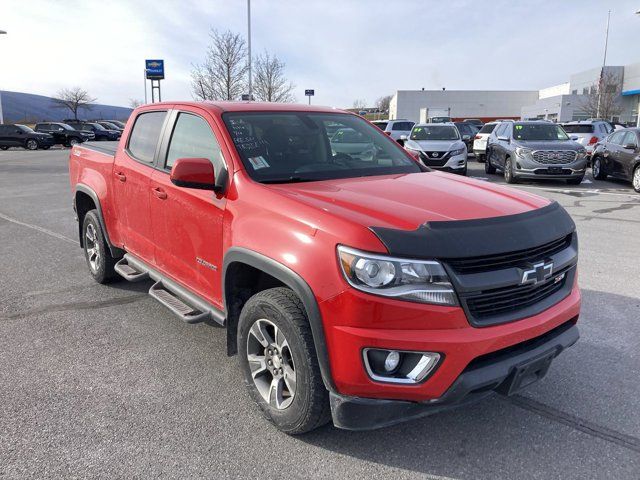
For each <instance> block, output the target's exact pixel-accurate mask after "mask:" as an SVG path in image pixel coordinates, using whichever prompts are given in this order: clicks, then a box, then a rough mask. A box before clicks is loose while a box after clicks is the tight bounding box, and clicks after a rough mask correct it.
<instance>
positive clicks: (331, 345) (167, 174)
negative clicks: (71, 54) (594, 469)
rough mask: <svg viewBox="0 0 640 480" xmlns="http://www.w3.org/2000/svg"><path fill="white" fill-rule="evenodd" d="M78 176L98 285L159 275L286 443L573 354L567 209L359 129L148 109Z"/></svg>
mask: <svg viewBox="0 0 640 480" xmlns="http://www.w3.org/2000/svg"><path fill="white" fill-rule="evenodd" d="M345 139H346V140H345ZM69 162H70V165H69V168H70V178H71V187H72V191H73V202H74V209H75V212H76V215H77V218H78V222H79V238H80V244H81V246H82V247H83V248H84V251H85V255H86V259H87V264H88V267H89V271H90V273H91V275H92V276H93V278H94V279H95V280H96V281H97V282H100V283H106V282H108V281H110V280H113V279H115V278H119V277H123V278H124V279H126V280H129V281H140V280H151V281H152V282H153V283H152V285H151V287H150V290H149V294H150V295H151V296H152V297H154V298H155V299H157V300H158V301H159V302H161V303H162V304H164V305H165V306H166V307H167V308H168V309H169V310H171V311H172V312H173V313H174V314H175V315H177V316H178V317H179V318H181V319H182V320H184V321H185V322H188V323H196V322H210V323H216V324H219V325H222V326H224V327H226V332H227V348H228V353H229V355H234V354H237V355H238V358H239V364H240V369H241V371H242V374H243V376H244V381H245V383H246V385H247V388H248V391H249V392H250V394H251V396H252V397H253V398H254V399H255V401H256V402H257V403H258V405H259V406H260V407H261V409H262V410H263V411H264V413H265V415H266V416H267V418H269V419H270V420H271V421H272V422H273V423H274V424H275V425H276V426H277V427H278V428H280V429H281V430H283V431H285V432H288V433H292V434H293V433H302V432H306V431H309V430H311V429H313V428H316V427H318V426H320V425H322V424H324V423H326V422H327V421H329V420H330V419H332V420H333V423H334V424H335V425H336V426H338V427H341V428H346V429H353V430H362V429H369V428H377V427H383V426H386V425H390V424H393V423H396V422H399V421H402V420H407V419H410V418H416V417H420V416H423V415H428V414H431V413H434V412H438V411H441V410H444V409H447V408H451V407H454V406H460V405H464V404H466V403H469V402H472V401H474V400H477V399H480V398H483V397H485V396H487V395H489V394H491V393H492V392H494V391H497V392H500V393H504V394H513V393H514V392H517V391H520V390H521V389H522V388H525V387H526V386H528V385H529V384H531V383H532V382H534V381H536V380H538V379H539V378H541V377H543V376H544V375H545V373H546V372H547V370H548V368H549V364H550V363H551V361H552V360H553V358H554V357H556V356H557V355H558V354H560V352H562V351H563V350H564V349H565V348H567V347H569V346H571V345H572V344H573V343H575V342H576V341H577V339H578V336H579V335H578V329H577V327H576V322H577V320H578V314H579V310H580V293H579V289H578V285H577V273H576V270H577V258H578V240H577V235H576V231H575V225H574V223H573V221H572V220H571V218H570V217H569V215H568V214H567V213H566V212H565V210H564V209H563V208H562V207H560V206H559V205H558V204H557V203H555V202H550V201H549V200H546V199H543V198H540V197H537V196H535V195H531V194H528V193H524V192H522V191H517V190H511V189H508V188H504V187H500V186H496V185H491V184H489V183H486V182H482V181H477V180H473V179H469V178H461V177H460V176H455V175H450V174H447V173H442V172H436V171H431V170H429V169H428V168H426V167H425V166H424V165H422V164H421V163H420V162H419V161H418V160H416V159H415V158H413V157H412V156H410V155H409V154H408V153H407V152H406V151H405V150H403V149H402V148H401V147H400V146H399V145H398V144H397V143H396V142H394V141H393V140H392V139H390V138H388V137H387V136H386V135H384V134H383V133H382V132H380V130H379V129H377V128H376V127H374V126H372V125H371V124H370V123H368V122H367V121H365V120H364V119H362V118H360V117H358V116H357V115H353V114H350V113H348V112H342V111H339V110H336V109H331V108H322V107H311V106H309V107H307V106H299V105H276V104H268V103H253V102H226V103H225V102H220V103H195V102H179V103H178V102H177V103H157V104H151V105H145V106H143V107H140V108H137V109H136V110H135V111H134V112H133V114H132V115H131V118H130V119H129V122H128V123H127V125H126V128H125V130H124V132H123V135H122V138H121V140H120V142H119V143H118V144H117V145H116V144H113V145H112V146H110V145H109V144H106V143H105V142H101V143H100V144H92V143H87V144H84V145H82V146H74V147H73V149H72V150H71V153H70V159H69Z"/></svg>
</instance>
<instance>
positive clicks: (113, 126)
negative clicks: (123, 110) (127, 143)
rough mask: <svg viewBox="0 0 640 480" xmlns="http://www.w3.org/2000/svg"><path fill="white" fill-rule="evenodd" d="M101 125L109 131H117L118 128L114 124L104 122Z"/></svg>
mask: <svg viewBox="0 0 640 480" xmlns="http://www.w3.org/2000/svg"><path fill="white" fill-rule="evenodd" d="M100 125H102V126H103V127H104V128H106V129H108V130H117V129H118V127H116V126H115V125H114V124H113V123H109V122H102V123H101V124H100Z"/></svg>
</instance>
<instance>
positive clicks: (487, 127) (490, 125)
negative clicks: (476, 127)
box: [478, 123, 497, 133]
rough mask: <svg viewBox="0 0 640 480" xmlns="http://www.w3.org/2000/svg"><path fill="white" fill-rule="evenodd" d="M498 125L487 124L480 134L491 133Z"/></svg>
mask: <svg viewBox="0 0 640 480" xmlns="http://www.w3.org/2000/svg"><path fill="white" fill-rule="evenodd" d="M496 125H497V123H487V124H485V125H484V126H483V127H482V128H481V129H480V131H479V132H478V133H491V132H493V129H494V128H496Z"/></svg>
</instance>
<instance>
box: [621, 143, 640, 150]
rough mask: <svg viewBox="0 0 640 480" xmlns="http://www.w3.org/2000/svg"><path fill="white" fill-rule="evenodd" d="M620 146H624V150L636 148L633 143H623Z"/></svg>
mask: <svg viewBox="0 0 640 480" xmlns="http://www.w3.org/2000/svg"><path fill="white" fill-rule="evenodd" d="M622 148H624V149H625V150H635V149H636V148H638V147H637V146H636V144H635V143H625V144H624V145H623V146H622Z"/></svg>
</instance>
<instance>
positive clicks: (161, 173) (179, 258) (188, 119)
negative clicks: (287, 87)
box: [151, 107, 226, 308]
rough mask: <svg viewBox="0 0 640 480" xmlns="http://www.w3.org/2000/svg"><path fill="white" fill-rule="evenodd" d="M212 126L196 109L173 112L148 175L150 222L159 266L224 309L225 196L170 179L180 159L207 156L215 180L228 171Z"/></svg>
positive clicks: (210, 119)
mask: <svg viewBox="0 0 640 480" xmlns="http://www.w3.org/2000/svg"><path fill="white" fill-rule="evenodd" d="M213 124H214V123H213V119H212V118H211V117H210V116H209V115H208V114H207V113H206V112H204V111H201V110H200V109H198V108H196V107H192V108H188V109H187V108H186V107H185V110H182V111H180V112H176V116H175V124H174V126H173V129H172V133H171V137H170V139H169V142H168V145H167V147H166V149H163V150H164V152H163V153H162V155H161V158H159V159H158V166H159V167H161V168H159V169H157V170H156V171H155V172H154V174H153V177H152V179H151V191H152V196H151V223H152V225H153V235H154V238H155V259H156V265H157V266H158V268H160V270H162V271H163V272H164V273H166V274H167V275H169V276H170V277H171V278H173V279H175V280H177V281H178V282H180V283H182V284H183V285H185V286H186V287H188V288H189V289H190V290H193V291H195V292H196V293H198V294H199V295H201V296H202V297H204V298H205V299H207V300H208V301H210V302H211V303H213V304H215V305H216V306H218V307H220V308H222V286H221V272H222V231H223V221H224V214H225V206H226V198H225V197H223V196H219V195H216V194H215V193H214V192H213V191H210V190H198V189H193V188H184V187H178V186H176V185H174V184H173V183H171V180H170V171H171V168H172V166H173V164H174V163H175V161H176V160H178V159H179V158H207V159H209V160H210V161H211V163H213V166H214V170H215V174H216V178H218V176H219V175H220V172H221V171H222V170H223V169H226V166H225V163H224V160H223V153H222V151H221V148H220V143H219V142H218V140H217V139H216V134H215V133H214V130H213V129H212V127H211V125H213ZM218 138H220V137H219V135H218ZM163 143H166V142H163Z"/></svg>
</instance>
